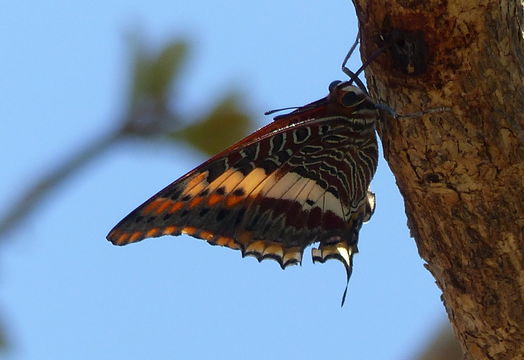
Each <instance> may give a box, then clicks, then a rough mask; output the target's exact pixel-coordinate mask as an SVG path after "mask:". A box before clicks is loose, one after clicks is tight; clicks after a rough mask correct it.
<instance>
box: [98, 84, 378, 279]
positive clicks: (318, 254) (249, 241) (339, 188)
mask: <svg viewBox="0 0 524 360" xmlns="http://www.w3.org/2000/svg"><path fill="white" fill-rule="evenodd" d="M377 116H378V114H377V109H376V107H375V104H374V103H373V102H372V101H371V100H370V99H369V97H367V95H366V94H365V93H363V92H362V91H361V90H359V89H358V88H356V87H354V86H351V84H350V83H349V82H334V83H332V85H331V86H330V93H329V95H328V96H327V97H325V98H323V99H320V100H318V101H315V102H313V103H311V104H308V105H305V106H303V107H301V108H298V109H297V110H295V111H293V112H291V113H289V114H286V115H281V116H277V117H275V120H274V121H273V122H272V123H270V124H269V125H267V126H265V127H263V128H261V129H259V130H258V131H256V132H255V133H253V134H252V135H250V136H248V137H247V138H245V139H244V140H242V141H240V142H238V143H237V144H235V145H233V146H231V147H230V148H228V149H226V150H224V151H223V152H221V153H219V154H218V155H216V156H214V157H213V158H211V159H210V160H208V161H206V162H205V163H203V164H202V165H200V166H198V167H197V168H195V169H194V170H192V171H190V172H189V173H187V174H186V175H184V176H182V177H181V178H180V179H178V180H176V181H175V182H173V183H172V184H171V185H169V186H167V187H166V188H165V189H163V190H161V191H160V192H159V193H157V194H156V195H154V196H153V197H152V198H151V199H149V200H148V201H146V202H145V203H144V204H142V205H141V206H139V207H138V208H137V209H136V210H134V211H133V212H131V213H130V214H129V215H128V216H127V217H125V218H124V219H123V220H122V221H121V222H120V223H119V224H118V225H116V226H115V228H114V229H113V230H111V232H110V233H109V235H108V239H109V240H110V241H111V242H112V243H114V244H116V245H125V244H128V243H132V242H136V241H140V240H142V239H144V238H148V237H157V236H162V235H179V234H182V233H185V234H189V235H191V236H194V237H197V238H201V239H204V240H206V241H207V242H209V243H210V244H212V245H222V246H227V247H229V248H232V249H238V250H240V251H241V252H242V255H252V256H255V257H256V258H257V259H258V260H259V261H260V260H263V259H266V258H270V259H274V260H276V261H278V262H279V264H280V265H281V266H282V267H283V268H285V267H286V266H288V265H292V264H299V263H301V261H302V254H303V251H304V249H305V247H307V246H308V245H310V244H312V243H316V242H318V243H320V245H319V248H318V249H313V259H314V260H315V261H320V262H324V261H326V260H327V259H330V258H335V259H338V260H340V261H342V263H343V264H344V265H345V267H346V271H347V274H348V277H349V275H350V274H351V268H352V256H353V254H354V253H355V252H357V241H358V233H359V230H360V227H361V225H362V223H363V222H365V221H367V220H369V218H370V217H371V215H372V213H373V210H374V195H373V194H372V193H371V192H369V191H368V187H369V184H370V182H371V179H372V177H373V175H374V173H375V170H376V166H377V161H378V149H377V140H376V136H375V122H376V119H377Z"/></svg>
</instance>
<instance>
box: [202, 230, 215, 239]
mask: <svg viewBox="0 0 524 360" xmlns="http://www.w3.org/2000/svg"><path fill="white" fill-rule="evenodd" d="M199 236H200V237H201V238H202V239H204V240H208V241H209V240H211V239H213V237H214V236H215V235H214V234H213V233H210V232H209V231H202V232H200V235H199Z"/></svg>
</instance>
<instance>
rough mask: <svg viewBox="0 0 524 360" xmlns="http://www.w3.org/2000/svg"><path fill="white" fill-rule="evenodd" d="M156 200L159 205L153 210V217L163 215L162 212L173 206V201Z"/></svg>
mask: <svg viewBox="0 0 524 360" xmlns="http://www.w3.org/2000/svg"><path fill="white" fill-rule="evenodd" d="M158 200H159V205H158V207H157V208H156V209H155V210H154V213H155V215H159V214H161V213H163V212H164V210H166V209H167V208H168V207H169V206H171V205H172V204H173V201H172V200H170V199H158Z"/></svg>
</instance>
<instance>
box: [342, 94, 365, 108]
mask: <svg viewBox="0 0 524 360" xmlns="http://www.w3.org/2000/svg"><path fill="white" fill-rule="evenodd" d="M360 102H362V96H360V94H357V93H354V92H353V91H350V92H348V93H346V94H345V95H344V96H342V105H344V106H355V105H357V104H358V103H360Z"/></svg>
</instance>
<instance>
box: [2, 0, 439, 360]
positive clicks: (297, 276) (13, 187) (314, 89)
mask: <svg viewBox="0 0 524 360" xmlns="http://www.w3.org/2000/svg"><path fill="white" fill-rule="evenodd" d="M133 29H139V30H141V31H142V32H143V33H144V34H145V39H147V41H148V43H149V45H150V46H151V47H153V48H154V47H157V46H161V45H162V44H163V43H165V42H166V41H167V40H169V39H172V38H173V37H175V38H177V37H178V38H184V39H187V41H189V42H190V44H191V45H192V48H191V53H190V58H189V61H188V63H187V65H186V67H185V71H184V75H183V78H182V80H181V82H180V89H179V94H180V98H179V99H177V102H176V103H177V105H178V106H179V108H178V109H179V111H182V112H184V113H185V114H187V115H188V116H190V115H192V114H200V113H202V111H204V112H205V109H207V108H208V107H209V106H211V105H212V104H213V103H214V102H216V101H217V100H218V99H220V98H221V96H223V95H224V91H225V89H230V88H235V89H238V90H239V91H240V92H242V94H243V95H244V100H245V106H246V108H247V109H249V111H250V112H252V113H253V114H256V115H257V118H258V119H259V120H260V125H262V124H264V123H267V122H269V121H270V120H271V119H270V118H264V116H263V115H262V113H263V112H264V111H265V110H268V109H273V108H278V107H282V106H292V105H302V104H305V103H307V102H310V101H313V100H316V99H318V98H320V97H322V96H324V95H325V94H326V92H327V86H328V84H329V83H330V82H331V81H332V80H335V79H343V78H344V74H343V73H342V72H341V71H340V63H341V61H342V59H343V57H344V55H345V53H346V52H347V50H348V48H349V46H350V45H351V43H352V41H353V39H354V37H355V34H356V25H355V17H354V9H353V8H352V6H351V2H349V1H342V0H330V1H323V2H318V1H297V0H290V1H286V2H281V1H265V2H245V1H222V2H212V1H193V2H180V3H175V2H168V1H147V2H146V1H104V2H102V1H98V0H95V1H91V2H83V3H81V2H80V3H79V2H70V1H63V0H56V1H53V2H50V1H32V2H29V1H18V2H8V3H6V4H4V5H3V6H2V12H0V47H1V49H2V56H1V57H0V68H1V72H2V78H1V80H0V109H1V114H2V118H3V121H2V125H1V129H2V130H1V131H0V142H1V144H2V149H3V151H1V152H0V161H2V163H3V164H4V165H3V167H2V169H3V171H2V176H1V179H2V186H1V187H0V197H1V199H2V201H3V203H4V204H11V203H12V202H14V201H15V200H16V196H17V195H18V194H19V193H20V192H21V191H22V190H23V189H24V188H25V187H26V186H28V185H30V184H32V183H33V182H34V181H35V179H37V178H38V177H39V176H41V175H42V174H43V173H46V172H48V171H51V170H52V169H53V167H54V166H56V165H57V164H58V163H60V162H61V161H62V160H63V159H65V158H67V157H68V156H70V155H71V153H72V152H74V150H76V149H78V148H79V147H81V146H82V145H85V144H88V143H89V142H90V141H92V140H93V139H95V138H97V137H98V136H100V135H101V134H105V133H107V132H109V131H110V130H111V129H112V128H113V126H115V123H114V119H115V118H117V117H118V116H119V115H120V114H121V111H122V106H123V104H124V101H125V95H126V94H125V89H126V86H127V81H128V79H127V75H128V72H127V70H128V68H127V65H128V64H127V59H128V54H129V47H128V44H127V42H126V34H128V33H129V32H130V30H133ZM353 60H354V61H353V62H352V63H351V64H350V66H351V67H352V68H353V69H355V68H357V67H358V63H357V62H356V60H355V59H353ZM195 117H196V115H195ZM413 121H415V120H413ZM203 160H205V158H204V156H203V155H201V154H199V153H198V152H196V151H195V150H192V149H190V148H188V147H186V146H185V145H184V144H180V145H176V146H174V147H173V146H168V145H162V144H151V143H149V144H148V143H140V142H138V143H123V144H121V145H119V146H117V147H115V148H113V149H111V151H109V152H107V153H106V154H105V156H104V157H103V158H100V159H98V161H96V162H93V163H91V164H89V166H87V167H85V168H83V169H82V170H81V171H80V172H79V173H77V174H76V175H75V176H74V177H73V178H72V179H70V180H69V181H67V182H66V183H65V184H64V185H63V186H62V187H61V188H60V189H59V190H58V191H55V192H54V193H52V194H51V196H50V197H49V198H48V199H47V200H46V201H45V202H44V203H42V204H41V205H40V206H39V208H38V209H37V211H36V212H35V213H34V214H33V215H32V216H31V217H30V218H29V219H27V220H26V221H25V222H24V223H23V226H22V227H20V228H18V229H17V230H16V231H15V232H13V233H11V234H10V236H9V237H8V238H7V239H6V240H7V241H6V242H5V244H4V246H3V247H2V254H1V255H0V269H1V274H2V276H1V278H0V289H1V290H0V293H1V297H0V299H1V300H0V311H1V312H0V319H1V320H2V321H3V323H4V324H5V326H6V327H7V330H8V334H9V340H10V342H11V350H10V352H9V353H8V354H7V355H6V358H8V359H71V358H74V359H121V358H122V359H123V358H125V359H143V358H146V357H147V358H171V359H245V358H250V359H266V358H273V359H283V358H288V359H289V358H301V359H318V358H335V357H343V358H349V359H379V360H380V359H385V360H386V359H387V360H390V359H407V358H409V357H410V356H412V355H413V354H414V353H416V351H417V350H418V349H420V348H421V347H423V346H424V345H425V342H426V341H427V340H428V339H429V338H430V337H431V336H432V334H433V332H434V331H436V327H437V326H438V325H439V324H440V322H441V321H442V320H443V319H444V318H445V314H444V310H443V306H442V304H441V301H440V291H439V290H438V289H437V287H436V285H435V283H434V280H433V278H432V277H431V276H430V274H429V273H428V272H427V271H426V270H425V269H424V268H423V262H422V260H421V259H420V258H419V256H418V253H417V250H416V247H415V243H414V240H413V239H411V238H410V237H409V231H408V229H407V226H406V219H405V215H404V210H403V205H402V200H401V197H400V195H399V192H398V190H397V188H396V186H395V181H394V178H393V177H392V175H391V174H390V172H389V169H388V167H387V164H386V163H385V162H384V161H383V160H381V163H380V165H379V170H378V172H377V175H376V177H375V180H374V181H373V184H372V186H373V190H374V191H375V192H376V194H377V202H378V205H377V211H376V213H375V215H374V217H373V219H372V221H371V222H370V223H368V224H366V225H364V226H363V228H362V231H361V237H360V244H359V248H360V253H359V254H357V255H356V256H355V259H354V261H355V267H354V271H353V277H352V279H351V282H350V285H349V290H348V297H347V300H346V305H345V307H344V308H342V309H341V308H340V299H341V295H342V292H343V289H344V285H345V274H344V269H343V267H342V265H341V264H339V263H338V262H334V261H332V262H328V263H326V264H323V265H322V264H316V265H313V264H312V263H311V260H310V255H309V252H310V251H309V249H307V250H306V253H305V256H304V259H305V260H304V262H303V265H302V266H301V267H293V268H288V269H286V271H282V270H281V269H280V267H279V266H278V265H277V264H276V263H274V262H271V261H266V262H263V263H261V264H259V263H258V262H257V261H256V260H255V259H253V258H247V259H242V258H241V256H240V254H239V253H238V252H235V251H232V250H229V249H225V248H218V247H211V246H209V245H207V244H206V243H205V242H203V241H199V240H195V239H192V238H189V237H163V238H159V239H153V240H146V241H144V242H141V243H138V244H135V245H131V246H127V247H115V246H113V245H111V244H110V243H109V242H107V241H106V240H105V235H106V234H107V232H108V230H109V229H110V228H111V227H112V226H113V225H115V224H116V222H118V221H119V220H120V219H121V218H122V217H123V216H125V215H126V214H127V213H128V212H130V211H131V210H133V209H134V208H135V207H136V206H137V205H139V204H140V203H141V202H143V201H144V200H145V199H147V198H148V197H149V196H150V195H152V194H153V193H155V192H156V191H158V190H160V189H161V188H162V187H164V186H165V185H167V184H168V183H170V182H171V181H173V180H175V179H176V178H177V177H179V176H181V175H183V174H184V173H185V172H186V171H188V170H190V169H192V168H193V167H194V166H196V165H198V163H200V162H201V161H203ZM6 208H7V207H6V206H4V207H3V210H4V211H5V209H6ZM0 213H2V212H1V211H0Z"/></svg>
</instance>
